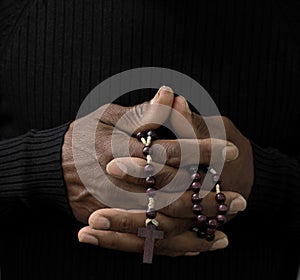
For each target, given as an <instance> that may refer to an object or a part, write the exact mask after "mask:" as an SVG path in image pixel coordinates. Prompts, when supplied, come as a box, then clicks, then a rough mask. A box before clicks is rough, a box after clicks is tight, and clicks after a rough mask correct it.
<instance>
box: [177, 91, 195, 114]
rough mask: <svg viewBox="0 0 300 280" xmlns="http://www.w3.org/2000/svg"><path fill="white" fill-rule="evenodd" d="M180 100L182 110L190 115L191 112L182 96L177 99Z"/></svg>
mask: <svg viewBox="0 0 300 280" xmlns="http://www.w3.org/2000/svg"><path fill="white" fill-rule="evenodd" d="M177 98H178V99H179V100H180V103H181V104H182V105H183V106H184V110H185V111H187V112H188V113H189V114H191V113H192V112H191V110H190V107H189V104H188V103H187V101H186V99H185V98H184V97H183V96H181V95H180V96H178V97H177Z"/></svg>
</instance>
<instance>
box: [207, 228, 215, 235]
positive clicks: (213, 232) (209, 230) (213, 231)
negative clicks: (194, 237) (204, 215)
mask: <svg viewBox="0 0 300 280" xmlns="http://www.w3.org/2000/svg"><path fill="white" fill-rule="evenodd" d="M215 232H216V229H215V228H207V229H206V234H207V235H212V234H215Z"/></svg>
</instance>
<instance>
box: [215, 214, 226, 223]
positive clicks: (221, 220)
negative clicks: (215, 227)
mask: <svg viewBox="0 0 300 280" xmlns="http://www.w3.org/2000/svg"><path fill="white" fill-rule="evenodd" d="M216 220H217V222H218V224H219V225H223V224H225V223H226V221H227V218H226V216H224V215H218V216H217V217H216Z"/></svg>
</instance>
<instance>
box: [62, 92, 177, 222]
mask: <svg viewBox="0 0 300 280" xmlns="http://www.w3.org/2000/svg"><path fill="white" fill-rule="evenodd" d="M173 99H174V94H173V92H171V91H170V89H169V88H167V87H162V88H160V90H159V91H158V93H157V94H156V95H155V96H154V98H153V99H152V100H151V101H150V102H145V103H143V104H140V105H137V106H134V107H122V106H118V105H115V104H111V105H107V106H103V107H101V108H99V109H98V110H96V111H95V112H93V113H91V114H89V115H87V116H85V117H82V118H80V119H78V120H76V121H74V122H73V123H71V125H70V127H69V130H68V131H67V133H66V134H65V138H64V144H63V148H62V169H63V174H64V179H65V183H66V188H67V192H68V198H69V202H70V206H71V208H72V211H73V214H74V216H75V218H76V219H77V220H79V221H80V222H82V223H87V220H88V217H89V215H90V214H91V213H92V212H93V211H94V210H96V209H99V208H104V207H107V206H108V205H107V204H106V203H105V202H104V200H101V199H98V198H99V197H101V194H103V193H104V194H105V191H106V193H107V190H108V189H109V188H110V187H115V185H116V186H118V187H120V188H122V189H124V190H130V191H131V192H144V188H140V187H138V186H137V187H132V186H131V185H130V184H129V183H127V182H120V181H119V180H116V179H115V178H113V177H112V176H110V175H108V174H107V173H106V171H105V168H106V165H107V163H108V162H109V161H110V160H112V159H113V158H114V156H115V155H117V156H120V157H122V156H124V155H127V154H126V151H127V150H128V143H130V144H129V154H132V155H135V156H136V157H142V144H141V143H140V142H139V141H138V140H137V139H136V138H134V137H130V135H132V133H134V132H135V130H136V129H155V128H156V127H157V126H158V124H159V123H163V122H164V120H166V119H167V118H168V117H169V114H170V110H171V106H172V103H173ZM160 105H164V106H163V110H162V108H161V106H160ZM94 125H95V127H96V129H94V128H93V126H94ZM94 130H96V131H94ZM93 133H94V134H93ZM113 133H114V135H116V136H117V137H115V138H114V139H116V145H114V146H113V147H112V145H111V143H112V134H113ZM92 136H93V137H92ZM93 139H94V146H93V141H92V140H93ZM95 146H96V147H95ZM112 148H115V150H114V151H113V150H112ZM93 149H94V150H96V153H93ZM113 152H114V155H113ZM99 165H100V167H99ZM101 168H102V169H103V170H101ZM99 171H100V172H99ZM80 172H81V173H80ZM79 173H80V174H83V175H81V176H80V174H79ZM83 177H84V178H85V180H86V181H87V182H85V185H86V186H87V185H88V188H87V187H85V186H84V185H83V182H82V178H83ZM109 195H113V192H112V193H111V194H109ZM96 198H97V199H96ZM112 199H117V198H112ZM99 200H100V201H101V202H100V201H99Z"/></svg>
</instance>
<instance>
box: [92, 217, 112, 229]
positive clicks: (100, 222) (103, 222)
mask: <svg viewBox="0 0 300 280" xmlns="http://www.w3.org/2000/svg"><path fill="white" fill-rule="evenodd" d="M90 226H91V227H92V228H94V229H109V228H110V222H109V220H108V219H106V218H105V217H103V216H101V217H97V218H96V219H93V221H92V223H91V224H90Z"/></svg>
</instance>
